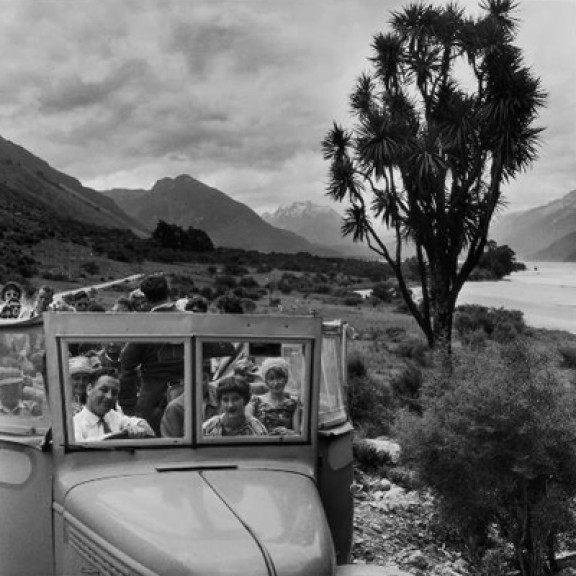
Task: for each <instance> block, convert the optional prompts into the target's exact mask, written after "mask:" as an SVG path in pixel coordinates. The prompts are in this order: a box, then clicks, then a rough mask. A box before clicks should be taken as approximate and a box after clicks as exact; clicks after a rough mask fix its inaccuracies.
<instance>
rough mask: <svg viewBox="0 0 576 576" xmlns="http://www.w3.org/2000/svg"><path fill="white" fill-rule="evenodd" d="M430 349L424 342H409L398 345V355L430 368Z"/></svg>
mask: <svg viewBox="0 0 576 576" xmlns="http://www.w3.org/2000/svg"><path fill="white" fill-rule="evenodd" d="M429 353H430V347H429V346H428V344H426V342H423V341H422V340H414V339H412V340H408V341H406V342H402V343H400V344H399V345H398V348H397V349H396V354H398V356H400V357H401V358H407V359H409V360H412V361H414V362H416V363H417V364H419V365H420V366H428V365H429V364H430V357H429Z"/></svg>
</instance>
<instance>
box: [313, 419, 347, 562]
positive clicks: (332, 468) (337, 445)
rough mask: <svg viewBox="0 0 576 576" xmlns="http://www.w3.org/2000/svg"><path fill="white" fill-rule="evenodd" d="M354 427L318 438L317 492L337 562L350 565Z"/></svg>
mask: <svg viewBox="0 0 576 576" xmlns="http://www.w3.org/2000/svg"><path fill="white" fill-rule="evenodd" d="M352 434H353V428H352V426H351V425H350V424H348V423H346V424H344V425H342V426H339V427H338V428H335V429H333V430H329V431H321V432H320V433H319V435H318V436H319V438H318V450H319V453H318V456H319V459H318V475H317V478H318V489H319V491H320V497H321V499H322V503H323V504H324V510H325V512H326V518H327V519H328V524H329V526H330V530H331V532H332V538H333V540H334V547H335V549H336V562H337V563H338V564H347V563H348V562H350V553H351V551H352V538H353V529H354V498H353V496H352V492H351V490H350V488H351V486H352V482H353V480H354V468H353V456H352Z"/></svg>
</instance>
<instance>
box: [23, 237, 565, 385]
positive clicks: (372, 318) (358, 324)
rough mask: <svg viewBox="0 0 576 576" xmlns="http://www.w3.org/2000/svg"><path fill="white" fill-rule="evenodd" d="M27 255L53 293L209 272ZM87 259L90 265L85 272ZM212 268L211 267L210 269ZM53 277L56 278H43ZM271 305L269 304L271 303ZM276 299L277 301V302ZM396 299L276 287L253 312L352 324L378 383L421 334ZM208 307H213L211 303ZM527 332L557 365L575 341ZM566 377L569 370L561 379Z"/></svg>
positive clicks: (64, 254)
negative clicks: (139, 277)
mask: <svg viewBox="0 0 576 576" xmlns="http://www.w3.org/2000/svg"><path fill="white" fill-rule="evenodd" d="M27 250H28V252H29V254H30V255H32V256H33V257H34V258H35V259H37V260H38V261H39V262H41V268H40V276H39V277H37V278H32V279H30V283H31V284H32V285H33V286H35V287H39V286H41V285H42V284H49V285H51V286H52V287H53V288H54V289H55V291H56V292H58V291H65V290H70V289H79V288H81V287H83V286H90V285H93V284H99V283H102V282H106V281H112V280H117V279H120V278H125V277H128V276H131V275H133V274H152V273H158V272H164V273H166V274H168V275H173V276H174V277H176V278H178V277H180V278H182V277H184V278H189V279H191V280H192V281H193V282H194V286H195V287H196V288H198V289H201V288H203V287H206V286H211V285H212V284H213V281H214V274H213V273H210V270H209V268H210V266H208V265H203V264H189V263H185V264H177V263H176V264H164V263H158V262H141V263H133V262H131V263H127V262H119V261H116V260H110V259H108V258H105V257H102V256H100V255H97V254H94V253H93V252H92V251H91V250H90V248H88V247H86V246H81V245H78V244H71V243H63V242H59V241H56V240H44V241H42V242H40V243H39V244H37V245H35V246H34V247H30V248H28V249H27ZM87 263H90V264H91V265H92V268H93V270H91V273H89V272H88V271H87V268H90V267H87V266H86V264H87ZM212 272H213V270H212ZM248 272H249V274H250V275H251V276H252V277H253V278H254V279H255V280H256V281H257V282H258V283H259V285H260V286H264V285H266V284H267V282H268V281H270V280H277V279H278V277H279V276H280V275H281V274H282V272H283V271H282V270H277V269H274V270H271V271H270V272H267V273H265V274H262V273H258V272H257V271H256V270H249V271H248ZM47 276H48V277H54V276H57V277H58V279H46V277H47ZM356 282H357V285H354V286H349V289H350V290H354V289H360V288H361V287H366V283H367V279H362V278H357V279H356ZM135 287H137V284H136V283H132V284H126V285H125V286H117V287H114V288H110V289H104V290H101V291H99V292H98V293H97V295H96V301H97V302H99V303H100V304H102V305H103V306H104V307H105V308H106V309H110V308H111V307H112V305H113V304H114V302H115V301H116V300H117V299H118V298H119V297H120V296H122V295H125V294H127V293H128V292H129V291H130V290H132V289H134V288H135ZM271 304H273V305H271ZM278 304H279V305H278ZM400 304H401V301H399V300H396V301H394V302H392V303H382V302H380V303H378V304H374V302H373V301H371V300H365V301H363V302H362V303H360V304H359V305H355V306H348V305H344V304H343V303H342V301H341V299H338V298H334V297H331V296H330V295H319V294H301V293H297V292H291V293H290V294H283V293H281V292H279V291H277V290H276V291H271V292H270V291H269V292H268V293H267V294H266V295H265V296H263V297H262V298H261V299H260V300H259V301H258V302H257V308H256V311H255V313H256V314H288V315H295V314H302V315H308V314H315V315H318V316H321V317H322V318H324V319H326V320H332V319H341V320H343V321H345V322H347V323H348V324H350V326H352V327H353V329H354V333H355V336H354V338H353V339H351V341H350V347H349V350H350V352H352V353H356V354H360V355H361V356H362V358H363V359H364V361H365V362H366V364H367V366H368V368H369V370H370V371H371V373H373V374H374V375H375V376H377V377H379V378H380V379H381V380H382V381H383V382H389V381H390V378H391V377H393V376H394V374H396V373H397V372H398V371H399V370H402V369H403V367H404V366H405V365H406V358H405V357H403V354H402V352H403V350H404V351H405V349H406V344H407V343H408V344H413V343H415V342H421V343H424V342H425V339H424V337H423V334H422V333H421V331H420V329H419V327H418V325H417V324H416V322H415V320H414V319H413V318H412V317H411V316H410V315H409V314H405V313H402V312H399V311H398V310H399V309H400V308H401V306H400ZM211 309H212V310H214V307H213V306H212V308H211ZM527 335H528V337H529V338H530V339H531V340H533V341H534V342H535V343H537V345H538V347H540V348H541V349H543V350H546V351H548V352H549V353H550V354H552V355H553V356H556V357H557V360H558V364H560V356H559V355H558V349H559V348H560V347H562V346H571V345H574V346H576V336H575V335H572V334H569V333H567V332H562V331H551V330H542V329H532V328H530V327H529V328H528V330H527ZM459 346H461V342H460V341H459V339H458V334H455V340H454V347H455V349H458V347H459ZM568 377H570V378H572V375H571V372H570V374H569V375H568V376H567V378H568Z"/></svg>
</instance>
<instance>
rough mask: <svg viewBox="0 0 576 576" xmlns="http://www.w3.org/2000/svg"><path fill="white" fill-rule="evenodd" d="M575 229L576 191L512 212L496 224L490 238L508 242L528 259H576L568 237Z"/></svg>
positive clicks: (501, 242) (499, 241)
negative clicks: (533, 206)
mask: <svg viewBox="0 0 576 576" xmlns="http://www.w3.org/2000/svg"><path fill="white" fill-rule="evenodd" d="M574 232H576V190H571V191H570V192H568V193H567V194H565V195H564V196H562V197H561V198H558V199H556V200H553V201H551V202H548V203H547V204H544V205H542V206H537V207H536V208H531V209H530V210H526V211H523V212H512V213H510V214H507V215H504V216H503V217H502V218H500V219H499V220H497V221H496V222H494V223H493V225H492V227H491V229H490V237H491V238H492V239H494V240H496V242H498V244H508V245H509V246H510V247H511V248H512V249H513V250H514V251H515V252H516V253H517V255H518V256H519V257H520V258H523V259H526V260H529V261H538V260H541V261H566V260H567V259H568V260H570V261H572V260H576V254H574V249H573V248H572V247H573V243H572V244H571V240H570V239H569V236H570V235H571V234H573V233H574Z"/></svg>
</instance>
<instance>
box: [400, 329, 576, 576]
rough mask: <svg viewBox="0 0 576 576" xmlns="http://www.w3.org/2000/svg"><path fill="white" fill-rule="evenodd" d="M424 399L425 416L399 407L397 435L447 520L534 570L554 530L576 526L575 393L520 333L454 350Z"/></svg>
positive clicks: (482, 545) (549, 553)
mask: <svg viewBox="0 0 576 576" xmlns="http://www.w3.org/2000/svg"><path fill="white" fill-rule="evenodd" d="M422 405H423V408H424V410H423V416H422V417H420V416H417V415H414V414H410V413H408V412H407V411H404V412H403V413H402V415H401V416H399V417H398V425H397V430H396V431H397V434H398V437H399V439H400V443H401V445H402V448H403V457H404V458H405V460H406V461H408V462H410V463H411V465H412V466H414V467H415V468H416V470H417V471H418V473H419V476H420V478H421V480H422V481H424V483H425V484H426V485H428V486H429V487H431V488H432V489H433V491H434V492H435V493H436V495H437V496H438V501H439V502H440V504H441V506H442V508H443V513H444V514H445V518H450V519H451V521H452V522H453V525H454V526H455V527H457V528H458V530H459V531H460V532H461V533H462V535H463V536H465V537H467V539H468V540H469V541H470V542H473V543H474V544H475V546H476V550H477V551H478V552H481V551H482V550H484V549H486V545H487V544H488V543H489V541H488V536H489V534H490V531H491V530H496V532H497V536H498V537H499V538H501V539H503V541H504V542H506V543H507V544H508V545H510V546H511V547H513V548H514V550H515V555H514V557H515V559H516V560H515V561H516V563H517V566H515V568H516V569H518V570H520V573H521V574H526V575H531V576H541V575H542V574H543V573H544V565H545V564H546V562H547V561H549V560H550V559H551V558H553V543H554V541H555V536H556V535H558V534H560V533H563V532H566V531H568V530H570V529H572V528H573V526H574V524H575V518H574V512H573V510H572V509H571V506H570V502H571V500H572V499H573V498H574V497H575V496H576V448H575V447H576V398H575V395H574V392H573V391H572V390H569V389H567V388H566V387H565V386H563V384H562V381H561V380H560V379H559V378H557V377H556V375H555V373H554V372H553V370H552V368H551V362H550V360H549V359H548V358H546V357H544V356H542V355H541V354H539V353H538V352H537V351H536V350H534V349H532V348H531V347H530V346H529V345H528V344H527V342H526V341H525V340H523V339H518V340H516V341H514V342H513V343H511V344H509V345H507V346H500V347H499V348H498V349H497V351H494V350H490V351H489V352H488V351H486V352H483V353H474V354H472V353H463V354H460V355H459V356H455V357H454V358H453V362H452V367H451V369H446V368H444V370H443V372H441V373H438V374H437V375H436V377H435V378H434V380H433V382H432V383H431V384H429V385H428V386H426V388H425V391H424V394H423V399H422ZM550 563H551V564H553V562H550ZM549 568H550V569H552V568H553V566H549Z"/></svg>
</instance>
